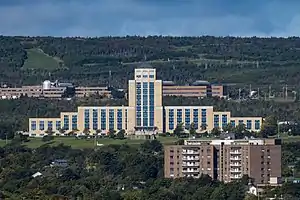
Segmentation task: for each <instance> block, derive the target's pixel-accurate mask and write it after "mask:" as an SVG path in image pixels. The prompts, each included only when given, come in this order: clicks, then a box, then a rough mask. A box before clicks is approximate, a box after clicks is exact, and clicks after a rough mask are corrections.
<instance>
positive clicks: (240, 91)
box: [239, 88, 241, 101]
mask: <svg viewBox="0 0 300 200" xmlns="http://www.w3.org/2000/svg"><path fill="white" fill-rule="evenodd" d="M239 101H241V88H239Z"/></svg>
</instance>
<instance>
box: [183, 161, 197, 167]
mask: <svg viewBox="0 0 300 200" xmlns="http://www.w3.org/2000/svg"><path fill="white" fill-rule="evenodd" d="M182 166H183V167H199V166H200V163H198V162H196V163H186V162H184V163H182Z"/></svg>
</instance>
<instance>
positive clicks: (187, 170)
mask: <svg viewBox="0 0 300 200" xmlns="http://www.w3.org/2000/svg"><path fill="white" fill-rule="evenodd" d="M182 173H200V170H199V169H191V168H187V169H186V170H182Z"/></svg>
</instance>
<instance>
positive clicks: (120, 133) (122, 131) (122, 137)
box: [116, 129, 125, 140]
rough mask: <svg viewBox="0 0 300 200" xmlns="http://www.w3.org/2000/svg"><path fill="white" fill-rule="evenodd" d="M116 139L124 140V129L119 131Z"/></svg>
mask: <svg viewBox="0 0 300 200" xmlns="http://www.w3.org/2000/svg"><path fill="white" fill-rule="evenodd" d="M116 138H117V139H120V140H122V139H125V130H124V129H122V130H120V131H119V132H118V133H117V135H116Z"/></svg>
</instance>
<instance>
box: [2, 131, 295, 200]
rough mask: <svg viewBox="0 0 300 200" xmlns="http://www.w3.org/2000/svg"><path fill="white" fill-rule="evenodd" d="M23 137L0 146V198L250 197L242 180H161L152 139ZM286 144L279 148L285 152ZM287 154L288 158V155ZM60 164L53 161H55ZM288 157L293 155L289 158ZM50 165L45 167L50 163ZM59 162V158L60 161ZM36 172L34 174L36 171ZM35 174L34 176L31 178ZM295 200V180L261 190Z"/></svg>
mask: <svg viewBox="0 0 300 200" xmlns="http://www.w3.org/2000/svg"><path fill="white" fill-rule="evenodd" d="M26 141H28V139H27V138H19V137H18V138H15V139H14V140H13V142H12V143H11V144H9V145H6V146H5V147H3V148H0V152H1V154H0V161H1V162H0V167H1V170H0V177H1V179H0V198H3V197H6V198H7V199H12V200H14V199H16V200H19V199H41V200H47V199H49V200H50V199H52V200H54V199H78V200H85V199H88V200H93V199H95V200H102V199H103V200H255V199H257V197H255V196H251V195H247V194H246V191H247V190H248V182H249V181H248V178H247V177H243V179H241V180H239V181H236V182H232V183H227V184H224V183H221V182H218V181H214V180H212V179H211V178H210V177H208V176H205V175H203V176H202V177H201V178H199V179H187V178H182V179H176V180H172V179H165V178H163V148H162V144H161V143H159V142H158V141H156V140H153V141H146V142H145V143H142V144H141V145H138V146H129V145H108V146H104V147H101V148H96V149H92V148H91V149H81V150H80V149H72V148H70V147H68V146H64V145H62V144H61V145H58V146H55V147H51V146H50V145H49V144H45V145H43V146H41V147H39V148H36V149H29V148H27V147H25V146H23V145H24V144H25V143H26ZM297 146H299V144H298V145H290V146H287V148H286V149H285V151H286V153H287V154H289V155H290V154H291V150H293V148H297ZM289 157H290V158H291V156H289ZM58 159H59V160H62V161H64V163H65V164H64V165H60V164H55V162H56V160H58ZM291 159H293V158H291ZM52 162H54V164H52V165H51V163H52ZM60 162H61V161H60ZM36 173H38V174H39V175H36ZM33 175H36V176H33ZM275 195H277V196H278V197H279V196H281V195H282V197H283V198H284V199H299V198H300V193H299V184H291V183H287V184H284V185H283V186H282V187H281V188H276V189H275V190H274V189H267V190H265V192H264V193H263V194H262V196H261V198H262V197H263V196H265V197H274V196H275Z"/></svg>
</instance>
